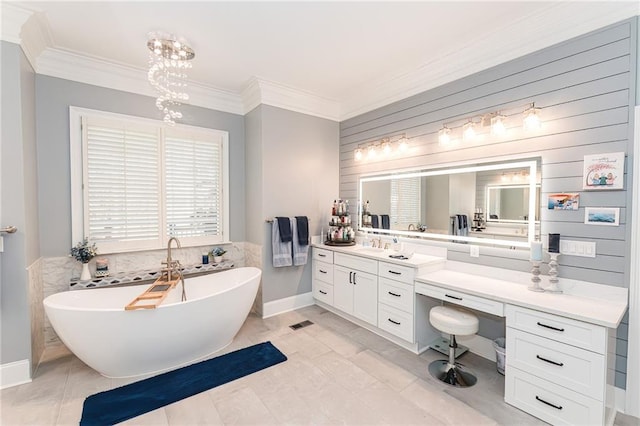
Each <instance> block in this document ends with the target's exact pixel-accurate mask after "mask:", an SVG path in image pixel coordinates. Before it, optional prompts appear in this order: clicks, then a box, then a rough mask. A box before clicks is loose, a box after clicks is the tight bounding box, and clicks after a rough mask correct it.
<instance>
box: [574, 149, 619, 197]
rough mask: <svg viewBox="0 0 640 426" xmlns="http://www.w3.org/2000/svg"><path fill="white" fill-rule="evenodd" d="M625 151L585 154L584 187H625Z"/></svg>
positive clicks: (601, 188) (593, 188) (598, 188)
mask: <svg viewBox="0 0 640 426" xmlns="http://www.w3.org/2000/svg"><path fill="white" fill-rule="evenodd" d="M623 187H624V152H610V153H605V154H594V155H585V156H584V164H583V169H582V189H587V190H608V189H624V188H623Z"/></svg>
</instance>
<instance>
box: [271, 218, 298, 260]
mask: <svg viewBox="0 0 640 426" xmlns="http://www.w3.org/2000/svg"><path fill="white" fill-rule="evenodd" d="M294 222H295V221H294ZM271 247H272V248H273V267H274V268H279V267H281V266H291V260H292V257H291V241H289V242H286V243H283V242H282V241H280V229H279V227H278V221H277V220H276V219H273V224H272V226H271Z"/></svg>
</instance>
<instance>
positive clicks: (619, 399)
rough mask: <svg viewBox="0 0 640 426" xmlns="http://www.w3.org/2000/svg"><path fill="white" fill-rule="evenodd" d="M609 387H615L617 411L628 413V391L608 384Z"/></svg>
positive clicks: (614, 394)
mask: <svg viewBox="0 0 640 426" xmlns="http://www.w3.org/2000/svg"><path fill="white" fill-rule="evenodd" d="M607 386H608V387H609V388H613V398H614V401H615V403H614V407H615V409H616V411H618V412H620V413H623V414H626V413H627V404H626V402H627V391H626V390H624V389H620V388H618V387H615V386H611V385H607Z"/></svg>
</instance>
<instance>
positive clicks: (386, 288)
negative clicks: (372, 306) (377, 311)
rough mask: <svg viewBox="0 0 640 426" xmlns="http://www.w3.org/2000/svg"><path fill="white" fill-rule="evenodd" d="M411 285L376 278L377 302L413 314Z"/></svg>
mask: <svg viewBox="0 0 640 426" xmlns="http://www.w3.org/2000/svg"><path fill="white" fill-rule="evenodd" d="M413 295H414V292H413V286H408V285H404V284H401V283H398V282H397V281H393V280H390V279H388V278H382V277H381V278H378V302H380V303H384V304H385V305H389V306H393V307H394V308H397V309H400V310H401V311H404V312H406V313H408V314H411V315H413V297H414V296H413Z"/></svg>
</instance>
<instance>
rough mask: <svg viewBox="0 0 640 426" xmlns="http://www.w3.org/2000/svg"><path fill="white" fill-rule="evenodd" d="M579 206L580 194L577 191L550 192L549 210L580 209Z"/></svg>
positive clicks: (548, 199)
mask: <svg viewBox="0 0 640 426" xmlns="http://www.w3.org/2000/svg"><path fill="white" fill-rule="evenodd" d="M579 206H580V194H579V193H577V192H564V193H557V194H549V197H548V198H547V208H548V209H549V210H578V208H579Z"/></svg>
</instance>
